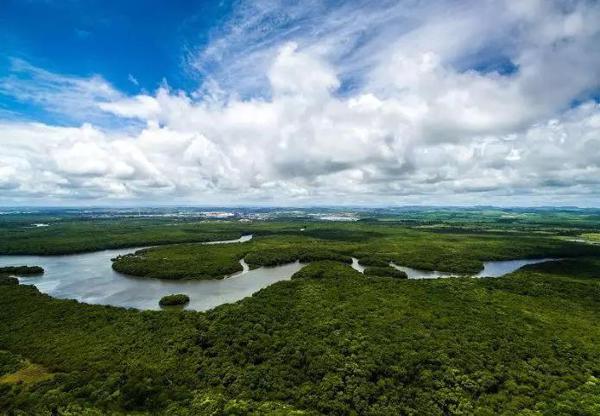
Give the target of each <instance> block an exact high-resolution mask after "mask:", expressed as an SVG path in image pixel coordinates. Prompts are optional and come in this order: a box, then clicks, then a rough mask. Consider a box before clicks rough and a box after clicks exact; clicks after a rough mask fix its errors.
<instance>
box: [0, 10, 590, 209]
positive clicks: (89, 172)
mask: <svg viewBox="0 0 600 416" xmlns="http://www.w3.org/2000/svg"><path fill="white" fill-rule="evenodd" d="M309 3H310V4H309ZM425 3H426V5H424V4H423V3H421V2H403V3H398V2H390V3H387V2H381V3H380V4H378V5H377V6H373V4H372V3H371V2H364V3H361V2H355V3H352V4H350V3H345V5H342V6H336V7H333V6H331V5H327V4H324V3H322V2H316V1H315V2H301V3H298V4H297V5H295V6H290V7H285V6H284V4H283V2H281V3H280V2H277V1H265V2H263V1H258V2H257V1H255V2H251V3H246V2H242V3H240V4H238V7H237V8H236V11H235V13H234V15H233V16H232V17H231V19H230V21H228V22H227V23H226V24H225V25H223V26H222V27H220V28H219V29H218V30H215V31H214V33H212V35H211V38H210V41H209V42H208V43H207V44H205V45H202V46H199V47H198V48H195V49H192V50H190V52H189V55H188V56H187V57H186V65H187V70H191V71H196V72H197V73H198V74H200V75H201V79H202V82H201V84H200V85H199V86H198V89H197V90H195V91H190V92H185V91H174V90H172V89H170V88H169V86H168V84H167V83H166V82H165V83H164V84H163V85H161V86H160V87H159V88H158V89H157V90H156V91H154V92H152V93H142V94H139V95H136V96H127V95H126V94H124V93H122V92H119V91H118V90H116V89H115V88H114V87H112V86H111V85H110V84H109V83H108V82H107V81H105V80H104V79H103V78H102V77H101V76H93V77H87V78H85V77H83V78H82V77H70V76H68V75H64V74H53V73H51V72H48V71H45V70H43V69H40V68H36V67H34V66H32V65H30V64H27V63H26V62H23V61H15V62H14V64H13V71H12V73H11V75H10V76H9V77H5V78H4V79H1V80H0V94H3V95H5V96H10V97H12V98H13V99H17V100H23V101H27V102H29V103H34V104H36V105H38V106H39V107H40V108H42V109H43V110H44V111H46V112H52V113H55V114H60V115H61V116H62V117H64V118H66V119H68V120H70V126H65V125H52V124H47V123H41V122H35V120H34V121H31V120H23V119H22V118H19V117H4V118H0V143H1V148H2V150H1V151H0V192H1V194H2V195H3V196H2V202H3V203H10V202H18V203H20V202H23V201H36V200H41V201H59V202H60V201H82V200H86V201H91V202H92V203H104V202H110V201H118V200H120V201H132V202H135V201H137V202H165V201H168V202H178V201H181V202H188V203H197V204H219V203H255V202H264V203H272V204H292V205H293V204H310V203H337V204H341V203H357V204H372V205H374V204H387V203H393V204H473V203H477V204H489V203H496V204H508V205H511V204H515V205H537V204H579V205H598V203H599V202H600V197H599V196H600V105H599V104H598V100H597V99H596V98H595V97H597V96H598V91H599V90H600V71H598V68H600V48H598V47H597V45H598V44H600V26H599V25H598V24H597V23H598V22H599V21H600V5H599V4H598V3H597V2H587V1H579V2H576V1H568V2H566V1H520V2H513V1H484V2H461V3H460V4H458V3H456V2H451V3H449V2H443V1H437V2H425ZM0 117H2V115H1V114H0Z"/></svg>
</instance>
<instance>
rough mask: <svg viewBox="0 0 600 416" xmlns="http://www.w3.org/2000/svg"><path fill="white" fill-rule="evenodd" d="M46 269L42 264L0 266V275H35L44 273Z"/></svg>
mask: <svg viewBox="0 0 600 416" xmlns="http://www.w3.org/2000/svg"><path fill="white" fill-rule="evenodd" d="M43 273H44V269H43V268H41V267H40V266H10V267H0V275H3V274H10V275H17V276H33V275H38V274H43Z"/></svg>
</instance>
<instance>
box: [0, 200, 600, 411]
mask: <svg viewBox="0 0 600 416" xmlns="http://www.w3.org/2000/svg"><path fill="white" fill-rule="evenodd" d="M439 215H440V216H448V215H450V214H449V213H447V212H441V213H439ZM457 215H459V214H457ZM423 218H424V217H423ZM423 218H421V220H422V219H423ZM465 218H467V219H469V220H470V225H468V226H467V224H466V223H467V222H469V221H467V219H465ZM481 218H482V220H481V221H480V222H481V223H484V224H485V225H482V226H480V225H473V224H479V223H476V222H475V218H474V217H473V216H468V215H466V214H464V215H463V214H460V221H461V223H460V224H461V225H460V226H458V221H459V220H458V219H457V220H456V222H453V221H452V219H447V218H446V219H443V220H435V221H434V220H433V218H430V220H431V227H424V226H423V224H422V223H419V224H413V225H407V224H401V223H400V222H401V221H400V220H398V219H396V220H393V219H389V218H387V217H385V216H383V215H380V216H379V217H378V218H367V219H365V220H364V221H357V222H353V223H331V222H322V221H311V220H310V219H306V218H303V219H301V220H297V219H278V220H272V221H253V222H251V223H247V222H238V221H235V220H233V221H192V220H180V219H175V220H174V219H168V220H164V219H159V220H155V219H148V220H144V219H137V218H134V219H118V220H115V219H109V220H104V219H102V220H88V219H86V220H82V219H81V218H75V219H71V218H59V219H57V220H55V222H53V223H52V225H51V226H49V227H44V228H39V229H38V228H27V227H25V226H24V223H26V222H27V221H30V220H29V219H28V220H26V221H25V220H24V222H23V223H21V222H19V221H17V220H16V219H14V218H8V219H6V220H0V232H1V233H2V234H1V236H2V238H0V248H1V250H2V252H4V253H17V252H18V253H40V252H43V253H50V252H52V253H58V252H78V251H86V250H92V249H97V248H107V247H127V246H148V245H154V244H159V243H161V244H166V243H169V244H168V245H164V246H160V247H155V248H150V249H144V250H143V251H139V252H137V253H136V254H134V255H131V256H123V257H120V258H119V259H116V261H115V262H114V267H115V269H117V270H119V271H125V272H127V273H130V274H138V275H141V276H146V277H153V278H166V277H168V278H197V279H214V278H222V277H223V276H225V275H227V274H229V273H231V272H234V271H237V270H240V269H241V266H240V264H239V260H240V259H241V258H244V259H245V260H246V262H247V263H248V264H250V266H251V267H258V266H263V265H274V264H281V263H286V262H289V261H295V260H301V261H304V262H307V263H308V262H310V264H309V265H307V266H305V267H304V268H302V269H301V270H300V271H299V272H297V273H296V274H295V275H294V276H293V277H292V279H291V280H290V281H282V282H278V283H275V284H273V285H271V286H269V287H267V288H265V289H262V290H260V291H259V292H257V293H255V294H254V295H253V296H251V297H248V298H245V299H243V300H241V301H238V302H236V303H233V304H225V305H222V306H219V307H217V308H214V309H212V310H209V311H207V312H194V311H186V310H181V309H171V308H169V309H167V310H164V311H138V310H135V309H125V308H117V307H110V306H100V305H87V304H83V303H79V302H77V301H74V300H59V299H53V298H51V297H50V296H48V295H45V294H42V293H40V292H39V291H38V290H37V289H36V288H35V287H33V286H27V285H19V284H18V281H17V280H16V279H14V278H12V277H9V275H11V274H14V273H13V272H11V271H8V270H4V271H2V270H0V413H4V414H7V415H54V414H56V415H65V416H66V415H94V416H95V415H125V414H128V415H172V416H192V415H340V416H342V415H344V416H346V415H348V416H350V415H373V416H374V415H378V416H379V415H434V416H435V415H440V416H441V415H484V416H486V415H522V416H534V415H536V416H538V415H578V416H579V415H597V414H600V399H599V398H600V326H599V325H598V322H599V319H600V280H599V279H600V246H597V245H594V244H583V243H577V242H572V241H569V239H571V237H576V238H579V237H581V235H582V234H595V233H597V231H598V228H599V227H598V226H597V225H596V228H595V229H594V228H593V227H591V226H590V225H589V222H590V221H591V220H590V219H589V216H587V217H585V218H583V219H582V220H581V223H583V224H584V226H581V227H580V226H579V225H577V221H576V217H574V218H575V219H573V218H570V219H568V220H565V221H564V223H563V224H562V226H561V225H560V224H559V223H560V221H559V219H557V218H555V217H553V218H552V221H550V219H548V220H547V222H548V224H547V225H543V222H544V220H543V216H541V217H540V216H537V214H536V219H535V221H533V222H529V223H526V224H525V225H524V226H523V227H524V228H529V227H534V228H535V229H536V231H535V232H532V231H531V230H526V229H519V226H517V227H515V228H514V229H513V230H511V231H508V230H507V229H502V228H504V227H503V226H499V227H493V226H492V224H491V222H490V223H489V224H488V223H487V222H486V221H484V220H485V219H486V218H487V217H486V216H482V217H481ZM540 218H541V219H540ZM497 219H499V218H497ZM3 221H4V222H3ZM498 223H499V224H503V223H502V222H501V221H500V222H498ZM473 227H475V228H473ZM249 233H251V234H253V236H254V238H253V239H252V240H251V241H249V242H246V243H236V244H226V245H203V244H199V242H202V241H215V240H223V239H234V238H238V237H239V236H241V235H244V234H249ZM61 242H62V243H61ZM173 243H175V244H173ZM351 257H356V258H358V259H359V260H360V263H361V264H363V265H364V266H367V268H366V270H365V274H361V273H358V272H356V271H355V270H353V269H352V268H351V267H350V266H349V263H350V262H351ZM526 257H540V258H542V257H560V258H562V260H560V261H554V262H546V263H540V264H536V265H530V266H526V267H524V268H522V269H521V270H519V271H517V272H515V273H512V274H511V275H508V276H505V277H502V278H485V279H473V278H466V277H465V278H449V279H431V280H411V279H405V278H403V277H404V275H402V274H401V272H399V271H397V270H395V269H393V268H391V267H389V262H390V261H394V263H397V264H402V265H407V266H413V267H418V268H424V269H435V270H447V271H459V272H463V273H471V272H473V271H478V270H480V269H481V267H482V261H485V260H497V259H513V258H526ZM29 266H33V265H29ZM43 278H44V277H43V276H40V277H39V279H43ZM35 279H38V277H36V278H35Z"/></svg>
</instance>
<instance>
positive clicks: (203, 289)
mask: <svg viewBox="0 0 600 416" xmlns="http://www.w3.org/2000/svg"><path fill="white" fill-rule="evenodd" d="M251 238H252V236H243V237H242V238H241V239H238V240H227V241H222V242H219V243H221V244H227V243H236V242H237V243H240V242H244V241H248V240H250V239H251ZM211 244H217V242H211ZM136 250H139V248H137V249H136V248H128V249H119V250H104V251H96V252H92V253H83V254H71V255H64V256H19V255H17V256H12V255H11V256H0V267H4V266H21V265H30V266H42V267H43V268H44V271H45V273H44V274H43V275H41V276H30V277H20V278H19V281H20V282H21V283H22V284H32V285H35V286H36V287H37V288H38V289H39V290H40V291H41V292H43V293H47V294H49V295H51V296H53V297H56V298H62V299H77V300H78V301H80V302H85V303H93V304H101V305H113V306H123V307H129V308H137V309H160V307H159V305H158V301H159V300H160V298H161V297H163V296H165V295H169V294H171V293H185V294H187V295H188V296H189V297H190V303H189V304H188V305H187V306H186V309H193V310H199V311H203V310H207V309H211V308H214V307H215V306H218V305H222V304H224V303H231V302H236V301H238V300H240V299H243V298H245V297H247V296H250V295H252V294H253V293H255V292H257V291H259V290H260V289H263V288H265V287H267V286H269V285H271V284H273V283H275V282H278V281H281V280H289V279H290V278H291V277H292V275H293V274H294V273H296V272H297V271H298V270H300V269H301V268H302V267H303V266H304V265H302V264H300V263H299V262H296V263H290V264H285V265H282V266H277V267H261V268H258V269H254V270H250V268H249V267H248V265H247V264H246V262H244V261H243V259H242V260H241V261H240V264H241V265H242V267H243V271H241V272H238V273H235V274H233V275H232V276H230V277H228V278H225V279H221V280H158V279H149V278H143V277H135V276H127V275H123V274H121V273H118V272H115V271H114V270H113V269H112V262H111V260H110V259H111V258H113V257H116V256H118V255H123V254H128V253H132V252H134V251H136Z"/></svg>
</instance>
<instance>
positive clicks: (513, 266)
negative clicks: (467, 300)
mask: <svg viewBox="0 0 600 416" xmlns="http://www.w3.org/2000/svg"><path fill="white" fill-rule="evenodd" d="M552 260H557V259H553V258H546V259H521V260H502V261H486V262H484V263H483V270H482V271H480V272H479V273H477V274H476V275H474V276H473V277H500V276H504V275H505V274H508V273H512V272H514V271H515V270H518V269H520V268H521V267H523V266H526V265H528V264H536V263H543V262H545V261H552ZM390 266H392V267H393V268H395V269H397V270H402V271H403V272H405V273H406V274H407V275H408V278H409V279H438V278H440V277H453V276H458V275H457V274H456V273H449V272H438V271H437V270H420V269H413V268H411V267H406V266H399V265H397V264H395V263H390Z"/></svg>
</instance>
